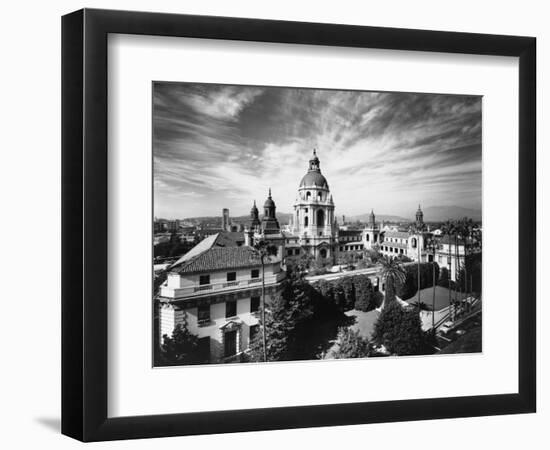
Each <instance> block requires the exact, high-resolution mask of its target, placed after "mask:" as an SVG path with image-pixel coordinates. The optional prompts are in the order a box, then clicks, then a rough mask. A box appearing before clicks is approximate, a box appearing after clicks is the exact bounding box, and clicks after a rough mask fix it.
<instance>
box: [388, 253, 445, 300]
mask: <svg viewBox="0 0 550 450" xmlns="http://www.w3.org/2000/svg"><path fill="white" fill-rule="evenodd" d="M418 267H419V265H418V264H409V265H406V266H404V267H403V270H404V271H405V281H404V282H403V283H401V284H400V285H399V287H398V288H397V290H396V294H397V296H398V297H399V298H400V299H402V300H408V299H409V298H412V297H413V296H414V295H415V294H416V293H417V292H418ZM434 269H435V279H436V280H437V279H438V278H439V265H438V264H437V263H435V262H429V263H420V289H425V288H427V287H431V286H433V270H434Z"/></svg>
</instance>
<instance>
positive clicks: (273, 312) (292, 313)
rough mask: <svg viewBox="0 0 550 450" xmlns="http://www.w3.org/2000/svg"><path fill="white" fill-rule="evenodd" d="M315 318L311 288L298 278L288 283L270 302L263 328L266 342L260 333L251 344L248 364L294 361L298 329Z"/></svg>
mask: <svg viewBox="0 0 550 450" xmlns="http://www.w3.org/2000/svg"><path fill="white" fill-rule="evenodd" d="M312 315H313V303H312V298H311V290H310V288H309V284H308V283H307V282H306V281H305V280H304V279H303V278H302V277H299V276H296V277H291V278H289V279H287V280H286V281H285V283H284V285H283V290H282V292H281V293H280V294H279V295H277V296H275V297H272V298H271V299H270V301H269V302H268V304H267V308H266V313H265V315H264V316H263V317H262V318H261V320H260V324H265V327H263V329H264V330H265V335H266V338H265V343H266V345H265V351H264V339H263V337H262V336H260V335H259V334H260V333H258V334H257V335H256V336H255V337H254V339H253V340H252V342H251V343H250V351H249V355H248V360H250V361H282V360H290V359H293V353H294V347H295V345H296V344H297V340H296V328H297V326H298V325H300V324H302V323H303V322H305V321H306V320H308V319H309V318H310V317H311V316H312Z"/></svg>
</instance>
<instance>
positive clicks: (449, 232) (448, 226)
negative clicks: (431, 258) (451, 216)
mask: <svg viewBox="0 0 550 450" xmlns="http://www.w3.org/2000/svg"><path fill="white" fill-rule="evenodd" d="M441 231H442V232H443V234H444V235H446V236H447V243H448V245H449V255H448V258H449V261H448V266H449V269H448V275H447V276H448V280H447V283H448V286H447V287H448V288H449V314H450V317H451V320H453V319H454V314H453V302H452V298H451V278H452V277H451V274H452V270H453V264H452V258H451V239H452V236H453V235H454V234H455V233H456V227H455V223H454V222H453V221H452V220H447V221H446V222H445V223H444V224H443V226H442V227H441ZM455 266H456V264H455ZM455 269H456V267H455Z"/></svg>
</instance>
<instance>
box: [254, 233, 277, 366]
mask: <svg viewBox="0 0 550 450" xmlns="http://www.w3.org/2000/svg"><path fill="white" fill-rule="evenodd" d="M254 248H255V249H256V251H257V252H258V254H259V255H260V262H261V264H262V347H263V353H264V362H267V337H266V330H265V262H266V259H267V258H269V257H270V256H274V255H276V254H277V247H276V246H274V245H272V244H270V243H269V242H267V241H264V240H261V241H258V242H256V243H254Z"/></svg>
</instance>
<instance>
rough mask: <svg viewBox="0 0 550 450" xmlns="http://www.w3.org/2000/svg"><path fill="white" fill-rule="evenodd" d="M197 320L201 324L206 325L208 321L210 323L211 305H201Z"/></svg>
mask: <svg viewBox="0 0 550 450" xmlns="http://www.w3.org/2000/svg"><path fill="white" fill-rule="evenodd" d="M197 321H198V323H199V325H206V324H207V323H210V305H199V307H198V313H197Z"/></svg>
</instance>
